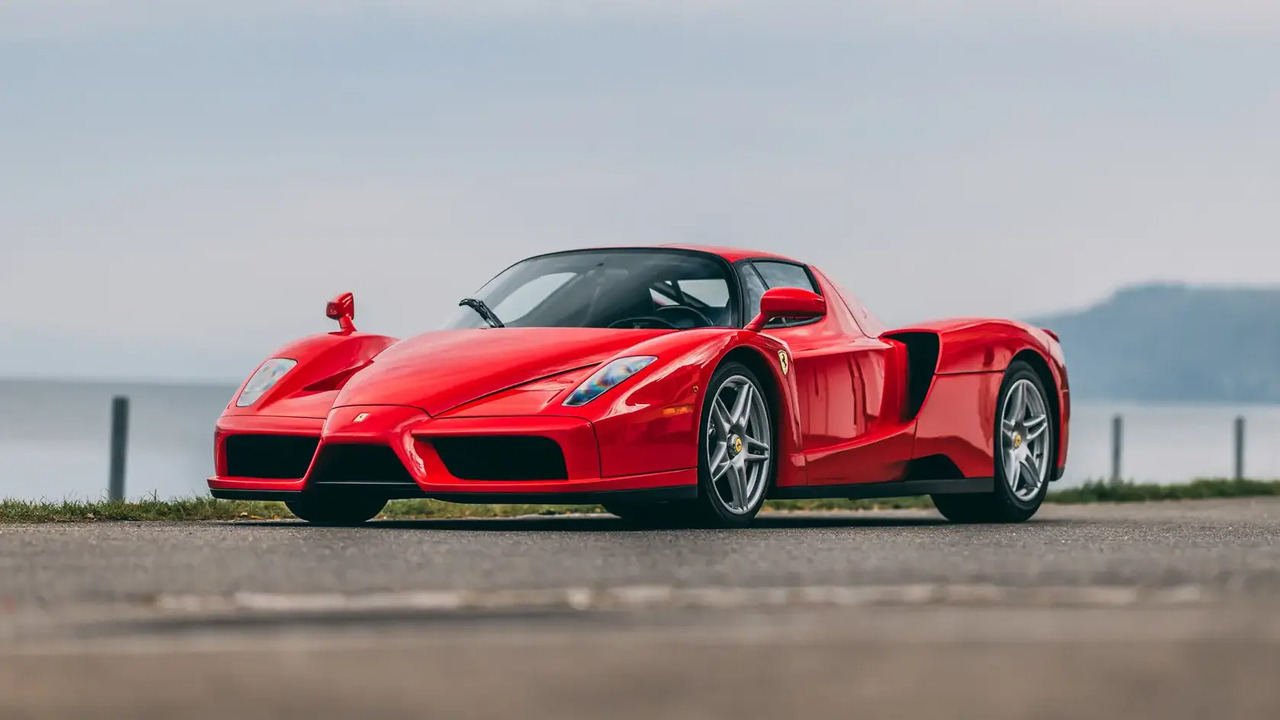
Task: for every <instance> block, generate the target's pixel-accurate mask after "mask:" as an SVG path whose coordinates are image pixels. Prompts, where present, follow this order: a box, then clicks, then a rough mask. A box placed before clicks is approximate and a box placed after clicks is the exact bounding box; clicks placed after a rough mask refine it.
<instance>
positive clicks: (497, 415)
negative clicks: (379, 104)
mask: <svg viewBox="0 0 1280 720" xmlns="http://www.w3.org/2000/svg"><path fill="white" fill-rule="evenodd" d="M688 249H692V250H700V251H703V252H710V253H713V254H718V255H720V256H721V257H724V258H725V259H727V260H729V261H731V262H733V261H738V260H743V259H750V258H762V257H773V258H777V257H778V256H774V255H769V254H768V253H758V252H752V251H747V250H728V249H718V248H697V247H693V248H688ZM783 259H785V258H783ZM814 276H815V277H816V278H817V280H818V284H819V289H820V290H821V295H822V296H823V297H824V298H825V300H826V302H825V303H824V305H825V309H826V314H825V315H824V316H822V317H821V318H819V319H817V320H814V321H811V322H808V323H806V324H801V325H798V326H794V327H785V328H777V329H772V328H771V329H767V330H765V331H764V332H759V333H757V332H751V331H748V330H745V329H732V328H706V329H696V330H685V331H669V330H630V329H611V330H606V329H591V328H503V329H499V330H489V329H485V330H451V331H441V332H433V333H427V334H424V335H420V336H417V337H415V338H411V339H409V340H406V341H403V342H396V341H395V340H394V339H392V338H388V337H384V336H380V335H370V334H366V333H358V332H339V333H330V334H325V335H318V336H314V337H310V338H304V339H302V340H299V341H296V342H293V343H290V344H288V345H286V346H284V347H282V348H281V349H280V350H278V351H277V352H276V353H274V354H273V355H272V357H282V358H290V359H295V360H297V361H298V366H297V367H296V368H295V369H294V370H293V371H291V372H290V373H288V374H287V375H285V377H284V378H283V379H281V381H280V382H279V383H278V384H277V386H276V387H274V388H272V389H271V390H270V391H268V392H267V393H266V394H265V395H264V396H263V398H262V399H261V400H260V401H259V402H257V403H256V404H255V405H254V406H252V407H249V408H237V407H235V401H234V399H233V401H232V403H231V405H230V406H229V407H228V408H227V410H226V412H225V413H224V415H223V417H222V418H220V419H219V421H218V424H217V431H216V442H215V448H216V456H217V457H216V468H217V473H218V474H217V476H215V477H214V478H210V480H209V485H210V487H212V488H218V489H253V490H297V491H300V490H302V489H304V488H305V487H306V484H307V481H308V478H305V477H304V478H302V479H301V480H293V481H280V480H260V479H253V478H229V477H224V476H223V475H222V473H223V472H224V471H225V468H226V466H227V465H226V459H225V450H224V448H225V446H224V442H223V440H224V438H225V437H226V436H227V435H229V434H235V433H251V434H253V433H266V434H291V435H314V436H316V437H318V438H320V441H321V443H322V445H323V444H324V443H331V442H367V443H382V444H386V445H388V446H390V447H391V448H393V449H394V450H395V452H396V453H397V454H398V455H399V457H400V459H401V461H402V462H404V464H405V466H406V468H408V469H409V471H410V474H411V475H412V476H413V477H414V479H415V480H416V481H417V482H418V484H419V485H420V486H421V487H422V489H423V490H424V492H425V493H427V494H432V493H439V494H445V493H491V494H493V495H494V501H495V502H500V501H501V496H502V494H503V493H521V494H528V493H567V492H598V491H606V490H634V489H645V488H665V487H673V486H681V485H695V484H696V483H697V469H696V468H697V464H698V456H697V453H698V430H699V428H698V425H699V421H700V418H701V413H702V409H703V402H704V400H705V394H706V389H707V385H708V383H709V381H710V379H711V375H712V373H714V371H715V369H716V368H717V367H718V366H719V365H720V364H721V363H722V362H723V361H725V358H726V356H728V355H730V354H734V355H735V356H739V355H742V356H743V357H745V358H749V359H753V360H754V361H755V362H756V363H758V364H760V365H761V366H762V367H764V368H767V370H768V373H769V376H770V377H769V379H770V380H771V382H770V383H769V384H771V385H772V386H773V387H774V388H776V391H775V392H774V393H773V395H774V396H773V397H772V400H773V406H774V408H775V411H776V417H775V426H776V433H777V437H776V438H775V444H774V454H775V457H777V458H778V466H777V474H776V480H775V482H776V484H777V485H778V486H780V487H787V486H798V485H810V486H826V485H832V486H834V485H846V484H853V483H875V482H893V481H896V480H900V479H902V477H903V473H904V471H905V470H906V468H907V465H908V463H909V461H911V460H912V459H913V458H920V457H926V456H929V455H945V456H947V457H949V458H950V459H951V460H952V461H953V462H954V463H955V464H956V465H957V466H958V467H959V468H960V469H961V471H962V472H963V474H964V475H965V476H967V477H990V476H991V475H992V472H993V465H994V462H993V459H992V448H993V443H994V439H993V433H994V423H995V412H996V411H995V405H996V393H998V391H999V387H1000V383H1001V380H1002V378H1003V373H1004V370H1005V368H1007V367H1008V364H1009V363H1010V362H1011V361H1012V360H1013V358H1014V357H1017V356H1019V355H1022V354H1024V353H1025V354H1034V355H1035V356H1036V357H1038V358H1040V359H1041V360H1042V361H1043V363H1044V364H1045V365H1046V366H1047V367H1048V368H1049V371H1050V374H1051V375H1052V379H1053V383H1054V385H1055V387H1054V388H1051V389H1050V392H1056V394H1057V395H1056V398H1057V404H1058V406H1059V407H1060V408H1061V413H1062V415H1061V418H1060V422H1059V425H1058V427H1059V431H1060V443H1059V466H1061V465H1063V464H1065V461H1066V451H1067V438H1068V436H1069V433H1068V428H1069V421H1070V401H1069V393H1068V391H1067V387H1068V386H1067V376H1066V368H1065V365H1064V363H1063V360H1062V352H1061V348H1060V347H1059V345H1058V343H1057V341H1056V340H1055V339H1054V338H1052V337H1051V336H1050V335H1049V334H1048V333H1046V332H1044V331H1042V330H1039V329H1038V328H1034V327H1031V326H1028V325H1025V324H1022V323H1017V322H1011V321H1003V320H983V319H958V320H943V321H936V322H931V323H922V324H919V325H915V326H912V327H910V328H904V329H903V330H900V331H896V332H902V331H912V332H928V333H934V334H936V335H938V337H939V346H940V353H939V359H938V366H937V374H936V376H935V377H934V379H933V383H932V385H931V386H930V389H929V392H928V395H927V396H926V399H925V402H924V404H923V407H922V408H921V409H920V411H919V413H918V414H916V415H912V414H911V413H910V412H909V408H908V398H909V389H908V388H909V381H908V368H909V365H908V359H907V348H906V346H905V345H904V344H903V343H901V342H899V341H897V340H894V339H890V338H888V337H882V336H884V335H885V330H884V326H883V324H881V323H880V322H879V320H878V319H876V317H875V315H873V314H872V313H871V312H870V311H869V310H867V309H866V308H865V307H863V306H862V305H861V303H859V302H858V301H857V299H856V298H854V297H853V296H852V295H851V294H849V293H848V292H847V291H841V290H840V289H839V288H838V287H837V286H836V285H835V284H834V283H832V282H831V281H830V280H829V279H828V278H827V276H826V275H824V274H822V273H821V272H818V271H816V270H815V271H814ZM780 354H786V355H787V356H788V358H789V367H788V372H785V373H784V372H783V369H782V362H781V360H780ZM633 355H653V356H656V357H658V358H659V359H658V360H657V361H656V362H654V363H653V364H652V365H650V366H648V367H646V368H645V369H643V370H641V371H640V372H639V373H637V374H636V375H634V376H632V377H631V378H629V379H628V380H626V381H625V382H623V383H622V384H621V385H619V386H617V387H615V388H613V389H612V390H610V391H608V392H606V393H605V394H604V395H602V396H600V397H599V398H597V399H596V400H594V401H593V402H591V403H588V404H587V405H585V406H582V407H565V406H564V405H563V401H564V399H565V398H566V397H567V396H568V395H569V393H570V392H572V390H573V389H574V388H575V387H576V386H577V385H578V384H579V383H580V382H582V380H583V379H585V378H586V377H587V376H588V375H589V374H590V373H591V372H593V371H594V370H595V369H596V368H597V367H599V366H600V365H601V364H603V363H606V362H608V361H610V360H612V359H615V358H619V357H627V356H633ZM238 394H239V393H237V396H238ZM360 414H366V415H367V417H366V418H365V419H364V420H363V421H362V422H360V423H356V422H355V418H356V417H357V416H358V415H360ZM458 434H483V435H502V434H512V435H531V434H532V435H541V436H544V437H548V438H551V439H553V440H555V441H556V442H557V443H559V444H560V447H561V449H562V450H563V451H564V454H565V462H566V467H567V468H568V471H569V479H568V480H534V481H509V482H495V481H464V480H459V479H457V478H454V477H452V476H450V475H449V473H448V471H447V470H446V469H445V467H444V465H443V463H441V461H440V459H439V458H438V457H437V456H436V455H435V453H434V451H433V450H432V448H431V445H430V442H429V440H430V438H431V437H433V436H439V435H458Z"/></svg>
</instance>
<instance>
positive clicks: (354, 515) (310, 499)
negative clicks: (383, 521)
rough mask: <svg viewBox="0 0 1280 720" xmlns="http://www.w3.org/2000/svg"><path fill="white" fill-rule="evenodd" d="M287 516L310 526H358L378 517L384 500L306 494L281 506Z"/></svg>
mask: <svg viewBox="0 0 1280 720" xmlns="http://www.w3.org/2000/svg"><path fill="white" fill-rule="evenodd" d="M284 504H285V505H286V506H288V508H289V512H291V513H293V514H294V515H297V516H298V517H299V518H301V519H303V520H306V521H307V522H309V523H311V524H312V525H332V526H352V525H361V524H363V523H366V522H368V521H370V520H372V519H373V518H375V517H377V516H378V513H380V512H382V508H384V507H386V505H387V499H386V498H384V497H378V496H376V495H367V494H363V493H362V494H354V493H333V492H318V491H315V490H311V491H307V492H305V493H303V494H302V496H301V497H299V498H298V499H296V500H286V501H285V503H284Z"/></svg>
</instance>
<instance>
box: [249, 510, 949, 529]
mask: <svg viewBox="0 0 1280 720" xmlns="http://www.w3.org/2000/svg"><path fill="white" fill-rule="evenodd" d="M236 524H238V525H245V526H250V527H255V528H262V527H287V528H294V529H297V528H300V527H311V526H309V525H307V524H305V523H303V522H302V521H300V520H281V521H266V522H261V521H257V522H240V523H236ZM948 524H949V523H948V522H947V521H946V520H945V519H944V518H942V517H941V516H937V515H934V516H928V515H926V516H919V515H878V514H872V513H866V514H863V513H847V514H846V513H841V514H836V513H832V514H824V513H814V514H794V515H793V514H782V513H778V514H775V513H769V514H766V515H762V516H760V517H758V518H756V520H755V522H753V523H752V524H751V527H750V528H749V530H750V531H760V530H803V529H821V528H827V529H830V528H912V527H934V526H939V525H948ZM359 528H360V529H363V530H434V531H472V532H476V531H486V532H655V531H667V532H713V531H714V530H708V529H701V528H692V529H691V528H681V527H661V526H659V527H655V526H641V525H634V524H631V523H628V522H625V521H623V520H620V519H618V518H616V517H614V516H612V515H603V514H601V515H570V516H565V515H546V516H544V515H527V516H521V517H506V518H440V519H432V518H427V519H422V520H375V521H372V522H369V523H367V524H365V525H361V526H359ZM316 529H317V530H325V529H329V528H323V527H317V528H316ZM734 532H740V531H734Z"/></svg>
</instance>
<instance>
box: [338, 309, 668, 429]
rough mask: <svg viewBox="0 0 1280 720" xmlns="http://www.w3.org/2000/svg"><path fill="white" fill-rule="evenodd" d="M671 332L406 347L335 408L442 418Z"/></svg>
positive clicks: (519, 331) (581, 333)
mask: <svg viewBox="0 0 1280 720" xmlns="http://www.w3.org/2000/svg"><path fill="white" fill-rule="evenodd" d="M667 332H671V331H669V330H609V329H599V328H493V329H483V330H445V331H441V332H433V333H427V334H425V335H419V336H417V337H414V338H410V339H408V340H404V341H401V342H399V343H396V344H395V345H392V346H391V347H389V348H387V349H386V350H385V351H384V352H383V353H382V354H380V355H378V356H377V357H376V358H374V360H373V362H372V363H370V364H369V365H368V366H367V367H365V368H364V369H362V370H360V371H359V372H358V373H356V374H355V375H354V376H353V377H352V378H351V379H350V380H349V381H348V382H347V383H346V385H345V386H344V387H343V388H342V391H341V392H339V393H338V397H337V399H336V400H335V402H334V407H342V406H350V405H409V406H413V407H417V408H421V409H422V410H425V411H426V412H427V413H428V414H430V415H439V414H441V413H444V412H446V411H448V410H451V409H453V408H455V407H458V406H459V405H462V404H464V403H468V402H471V401H472V400H477V399H479V398H482V397H485V396H487V395H492V394H494V393H497V392H502V391H503V390H507V389H510V388H513V387H516V386H517V385H523V384H525V383H528V382H532V381H534V380H538V379H540V378H545V377H549V376H552V375H558V374H560V373H563V372H568V371H570V370H576V369H580V368H585V367H591V366H594V365H598V364H600V363H602V362H604V361H605V360H608V359H609V358H610V357H613V356H615V355H617V354H619V353H622V352H624V351H626V349H627V348H629V347H631V346H632V345H635V344H637V343H641V342H644V341H645V340H648V339H649V338H652V337H655V336H657V335H661V334H664V333H667Z"/></svg>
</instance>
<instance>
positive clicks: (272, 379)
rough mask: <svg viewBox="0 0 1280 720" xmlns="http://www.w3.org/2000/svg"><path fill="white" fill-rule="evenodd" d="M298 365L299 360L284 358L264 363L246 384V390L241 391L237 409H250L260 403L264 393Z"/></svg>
mask: <svg viewBox="0 0 1280 720" xmlns="http://www.w3.org/2000/svg"><path fill="white" fill-rule="evenodd" d="M297 364H298V361H297V360H285V359H284V358H272V359H270V360H268V361H266V362H264V363H262V367H260V368H258V371H257V372H255V373H254V374H253V377H251V378H249V382H247V383H245V384H244V390H241V391H240V398H239V399H237V400H236V407H249V406H250V405H252V404H254V403H256V402H258V398H260V397H262V394H263V393H265V392H266V391H268V390H270V389H271V388H272V387H274V386H275V384H276V383H277V382H279V381H280V378H282V377H284V374H285V373H287V372H289V371H290V370H292V369H293V368H294V366H296V365H297Z"/></svg>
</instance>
